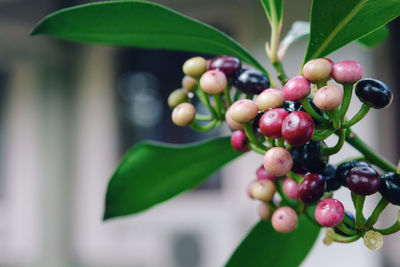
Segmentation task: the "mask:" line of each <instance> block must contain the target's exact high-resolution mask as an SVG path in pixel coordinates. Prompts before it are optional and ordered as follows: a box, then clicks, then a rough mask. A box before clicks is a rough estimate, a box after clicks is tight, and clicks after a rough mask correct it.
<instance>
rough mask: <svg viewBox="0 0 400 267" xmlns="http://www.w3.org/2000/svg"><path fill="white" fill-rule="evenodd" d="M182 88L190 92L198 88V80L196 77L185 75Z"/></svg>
mask: <svg viewBox="0 0 400 267" xmlns="http://www.w3.org/2000/svg"><path fill="white" fill-rule="evenodd" d="M182 88H183V89H185V90H186V91H188V92H192V91H194V90H196V88H197V81H196V79H194V78H192V77H190V76H188V75H185V76H184V77H183V79H182Z"/></svg>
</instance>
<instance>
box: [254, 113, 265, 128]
mask: <svg viewBox="0 0 400 267" xmlns="http://www.w3.org/2000/svg"><path fill="white" fill-rule="evenodd" d="M262 115H264V112H259V113H258V114H257V116H256V117H255V118H254V120H253V123H252V126H253V130H254V131H257V130H258V129H260V119H261V117H262Z"/></svg>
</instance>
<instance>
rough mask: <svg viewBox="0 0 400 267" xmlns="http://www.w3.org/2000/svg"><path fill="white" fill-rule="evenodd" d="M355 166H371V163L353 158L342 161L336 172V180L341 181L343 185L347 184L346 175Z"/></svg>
mask: <svg viewBox="0 0 400 267" xmlns="http://www.w3.org/2000/svg"><path fill="white" fill-rule="evenodd" d="M353 167H371V165H370V164H368V163H366V162H364V161H357V160H351V161H346V162H343V163H341V164H340V165H339V166H338V167H337V169H336V173H335V177H336V180H337V181H339V182H340V183H341V185H346V175H347V172H348V171H349V170H350V169H351V168H353Z"/></svg>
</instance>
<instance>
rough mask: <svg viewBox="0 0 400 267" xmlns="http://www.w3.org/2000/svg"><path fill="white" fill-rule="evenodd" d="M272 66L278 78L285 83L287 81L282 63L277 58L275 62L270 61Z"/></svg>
mask: <svg viewBox="0 0 400 267" xmlns="http://www.w3.org/2000/svg"><path fill="white" fill-rule="evenodd" d="M272 66H274V68H275V70H276V73H277V76H278V79H279V81H281V83H282V85H285V83H286V82H287V76H286V74H285V70H284V69H283V66H282V63H281V62H280V61H279V60H278V61H276V62H273V63H272Z"/></svg>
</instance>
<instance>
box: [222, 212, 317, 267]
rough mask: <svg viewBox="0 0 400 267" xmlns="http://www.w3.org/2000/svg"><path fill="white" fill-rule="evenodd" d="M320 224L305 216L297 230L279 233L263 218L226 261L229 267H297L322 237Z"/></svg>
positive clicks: (302, 216)
mask: <svg viewBox="0 0 400 267" xmlns="http://www.w3.org/2000/svg"><path fill="white" fill-rule="evenodd" d="M319 231H320V227H318V226H316V225H315V224H314V223H312V222H310V221H309V220H308V219H307V218H306V217H305V216H304V215H301V216H300V217H299V225H298V227H297V229H296V230H295V231H293V232H291V233H288V234H282V233H278V232H276V231H275V230H274V229H273V228H272V225H271V223H270V222H265V221H260V222H259V223H258V224H257V225H256V226H255V227H254V228H253V229H252V230H251V231H250V233H249V234H248V235H247V237H246V238H245V239H244V240H243V242H242V243H241V244H240V245H239V247H238V248H237V249H236V251H235V252H234V254H233V255H232V256H231V258H230V259H229V262H228V263H227V264H226V266H227V267H243V266H246V267H261V266H268V267H297V266H299V265H300V264H301V262H302V261H303V260H304V258H305V257H306V256H307V254H308V252H309V251H310V250H311V248H312V246H313V245H314V242H315V240H316V239H317V237H318V233H319Z"/></svg>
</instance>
